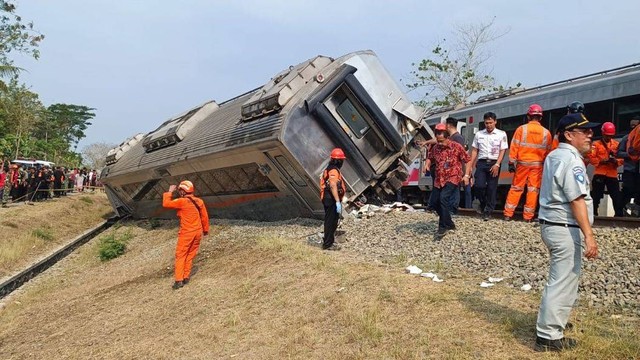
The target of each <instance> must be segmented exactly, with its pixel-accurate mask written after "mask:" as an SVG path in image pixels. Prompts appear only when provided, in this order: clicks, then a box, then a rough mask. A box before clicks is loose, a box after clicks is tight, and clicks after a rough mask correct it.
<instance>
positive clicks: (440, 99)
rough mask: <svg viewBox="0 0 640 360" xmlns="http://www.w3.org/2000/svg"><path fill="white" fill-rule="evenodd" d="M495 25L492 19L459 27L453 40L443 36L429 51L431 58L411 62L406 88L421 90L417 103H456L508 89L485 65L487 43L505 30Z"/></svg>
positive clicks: (429, 106) (425, 104) (488, 56)
mask: <svg viewBox="0 0 640 360" xmlns="http://www.w3.org/2000/svg"><path fill="white" fill-rule="evenodd" d="M494 24H495V18H494V19H492V20H491V21H489V22H487V23H479V24H471V25H462V26H458V27H456V28H455V31H454V35H455V39H454V42H453V43H447V41H446V39H443V40H442V41H441V42H440V43H438V44H437V45H436V46H435V48H433V50H431V56H430V57H428V58H426V59H423V60H421V61H420V62H419V63H413V64H411V65H412V66H413V67H414V70H412V71H411V77H412V78H411V80H410V81H409V83H408V84H407V87H408V88H409V89H410V90H411V91H424V94H423V96H422V98H421V99H420V100H419V101H418V103H419V105H421V106H423V107H426V108H436V107H442V106H459V105H464V104H467V103H468V102H469V101H470V100H471V98H472V97H474V96H478V95H482V94H486V93H487V92H496V91H504V90H507V89H510V88H511V87H509V86H503V85H498V84H497V82H496V80H495V78H494V77H493V76H492V75H491V72H490V71H489V70H488V69H487V66H486V63H487V61H488V60H489V59H490V58H491V56H490V54H489V51H488V49H487V48H488V45H489V44H490V43H491V42H493V41H495V40H496V39H498V38H500V37H502V36H504V35H505V34H506V33H507V32H508V31H502V32H498V31H497V30H495V29H494ZM518 86H520V84H519V83H518V84H517V85H516V87H518Z"/></svg>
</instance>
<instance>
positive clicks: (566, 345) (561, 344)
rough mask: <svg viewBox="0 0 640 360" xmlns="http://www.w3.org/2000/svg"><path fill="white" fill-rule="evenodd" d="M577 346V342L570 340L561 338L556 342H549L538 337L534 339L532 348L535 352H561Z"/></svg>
mask: <svg viewBox="0 0 640 360" xmlns="http://www.w3.org/2000/svg"><path fill="white" fill-rule="evenodd" d="M576 345H578V342H577V341H576V340H574V339H571V338H562V339H558V340H549V339H545V338H541V337H539V336H537V337H536V344H535V346H534V347H533V349H534V350H535V351H538V352H542V351H563V350H569V349H573V348H574V347H576Z"/></svg>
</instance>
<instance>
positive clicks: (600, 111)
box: [584, 100, 613, 139]
mask: <svg viewBox="0 0 640 360" xmlns="http://www.w3.org/2000/svg"><path fill="white" fill-rule="evenodd" d="M584 114H585V116H586V117H587V119H589V121H593V122H597V123H601V124H602V123H604V122H607V121H612V118H613V101H611V100H605V101H598V102H594V103H588V104H584ZM601 137H602V130H601V129H600V126H597V127H595V128H593V138H594V139H599V138H601Z"/></svg>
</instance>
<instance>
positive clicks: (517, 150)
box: [504, 120, 552, 220]
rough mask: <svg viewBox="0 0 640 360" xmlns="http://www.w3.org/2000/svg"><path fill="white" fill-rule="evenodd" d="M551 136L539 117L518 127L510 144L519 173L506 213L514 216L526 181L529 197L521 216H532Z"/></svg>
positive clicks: (513, 182)
mask: <svg viewBox="0 0 640 360" xmlns="http://www.w3.org/2000/svg"><path fill="white" fill-rule="evenodd" d="M551 143H552V136H551V132H549V130H547V129H545V128H544V127H543V126H542V125H540V123H539V122H538V121H535V120H530V121H529V122H528V123H527V124H525V125H522V126H520V127H518V128H517V129H516V132H515V133H514V134H513V139H511V147H510V148H509V162H510V163H514V164H516V173H515V175H514V176H513V181H512V182H511V188H510V189H509V194H508V195H507V202H506V204H505V205H504V216H507V217H512V216H513V213H514V211H515V210H516V206H518V202H519V201H520V197H521V196H522V192H523V191H524V187H525V185H526V186H527V198H526V200H525V204H524V211H523V214H522V217H523V218H524V219H525V220H531V219H533V215H534V213H535V211H536V206H537V205H538V193H539V191H540V184H541V183H542V166H543V165H544V159H545V157H547V155H548V154H549V152H550V151H551Z"/></svg>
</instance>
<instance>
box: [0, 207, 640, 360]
mask: <svg viewBox="0 0 640 360" xmlns="http://www.w3.org/2000/svg"><path fill="white" fill-rule="evenodd" d="M320 225H321V224H320V222H317V221H311V220H295V221H289V222H279V223H256V222H242V221H232V222H224V221H220V222H219V221H214V226H213V227H212V232H211V235H210V236H209V237H207V238H205V240H204V241H203V243H202V247H201V251H200V254H199V255H198V257H197V258H196V266H197V268H198V271H197V273H195V274H194V275H193V276H192V280H191V282H190V283H189V284H188V285H187V286H185V287H184V288H182V289H179V290H176V291H174V290H172V289H171V284H172V282H173V280H172V265H173V251H174V246H175V241H176V232H177V228H176V222H175V221H162V222H155V221H152V222H146V221H136V222H126V223H122V224H120V226H115V227H113V228H112V229H110V230H108V231H107V233H106V234H104V236H109V235H110V234H114V235H116V236H120V235H122V234H127V235H128V236H127V237H129V238H131V240H130V241H129V242H128V244H127V251H126V252H125V254H124V255H122V256H121V257H119V258H116V259H114V260H111V261H108V262H101V261H100V260H99V259H98V255H97V254H98V247H99V246H98V244H99V239H95V240H92V241H91V242H89V243H88V244H86V245H85V246H83V247H81V248H80V249H78V251H76V253H74V254H73V255H71V256H70V257H69V258H67V259H65V260H63V261H62V262H60V263H59V264H57V265H56V266H54V267H53V268H52V269H50V270H48V271H47V272H46V273H44V274H43V275H41V277H39V278H38V279H36V280H35V281H32V282H30V283H28V284H26V285H25V287H24V288H23V289H21V290H19V291H18V292H17V293H14V294H12V295H10V297H9V298H7V299H5V307H4V309H3V310H0V320H1V321H0V353H2V354H3V358H7V359H22V358H69V359H76V358H77V359H86V358H105V359H140V358H149V359H175V358H188V359H281V358H294V359H425V358H433V359H479V358H491V359H515V358H517V359H529V358H530V359H551V358H554V359H555V358H558V357H556V356H551V355H545V354H536V353H534V352H533V351H532V349H531V348H532V345H533V341H534V339H535V332H534V326H535V320H536V313H537V308H538V304H539V294H537V293H525V292H521V291H516V290H514V289H511V288H508V287H506V286H501V285H500V284H499V285H497V286H495V287H493V288H490V289H481V288H479V287H478V283H477V280H476V279H475V278H474V277H472V276H471V275H469V276H464V275H462V276H459V277H457V278H447V279H445V282H443V283H436V282H433V281H431V280H430V279H428V278H424V277H416V276H411V275H407V274H405V273H404V271H403V267H404V266H406V263H402V264H400V263H387V264H384V263H382V262H375V263H371V262H366V261H363V260H362V258H361V257H360V255H359V254H358V253H357V252H355V251H353V250H352V249H350V248H349V243H346V244H345V249H346V250H343V251H341V252H322V251H321V250H319V249H317V248H315V247H311V246H309V245H307V243H306V236H305V235H307V234H312V233H315V232H317V231H318V230H319V228H320ZM405 260H406V261H411V259H405ZM572 322H574V323H575V328H574V330H572V331H571V332H568V333H567V334H568V335H569V336H572V337H575V338H577V339H578V340H579V341H580V344H581V346H580V347H579V348H578V349H576V350H574V351H571V352H569V353H567V354H563V355H561V356H560V357H559V358H566V359H569V358H571V359H575V358H584V359H601V358H602V359H604V358H608V359H620V358H625V359H626V358H640V341H639V340H638V338H637V331H638V326H637V319H633V318H631V319H630V318H627V317H624V316H623V317H619V316H618V317H614V318H611V317H610V316H602V315H599V314H598V313H596V312H595V311H591V310H589V309H587V308H586V307H580V308H578V309H576V310H575V311H574V314H573V317H572Z"/></svg>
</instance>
